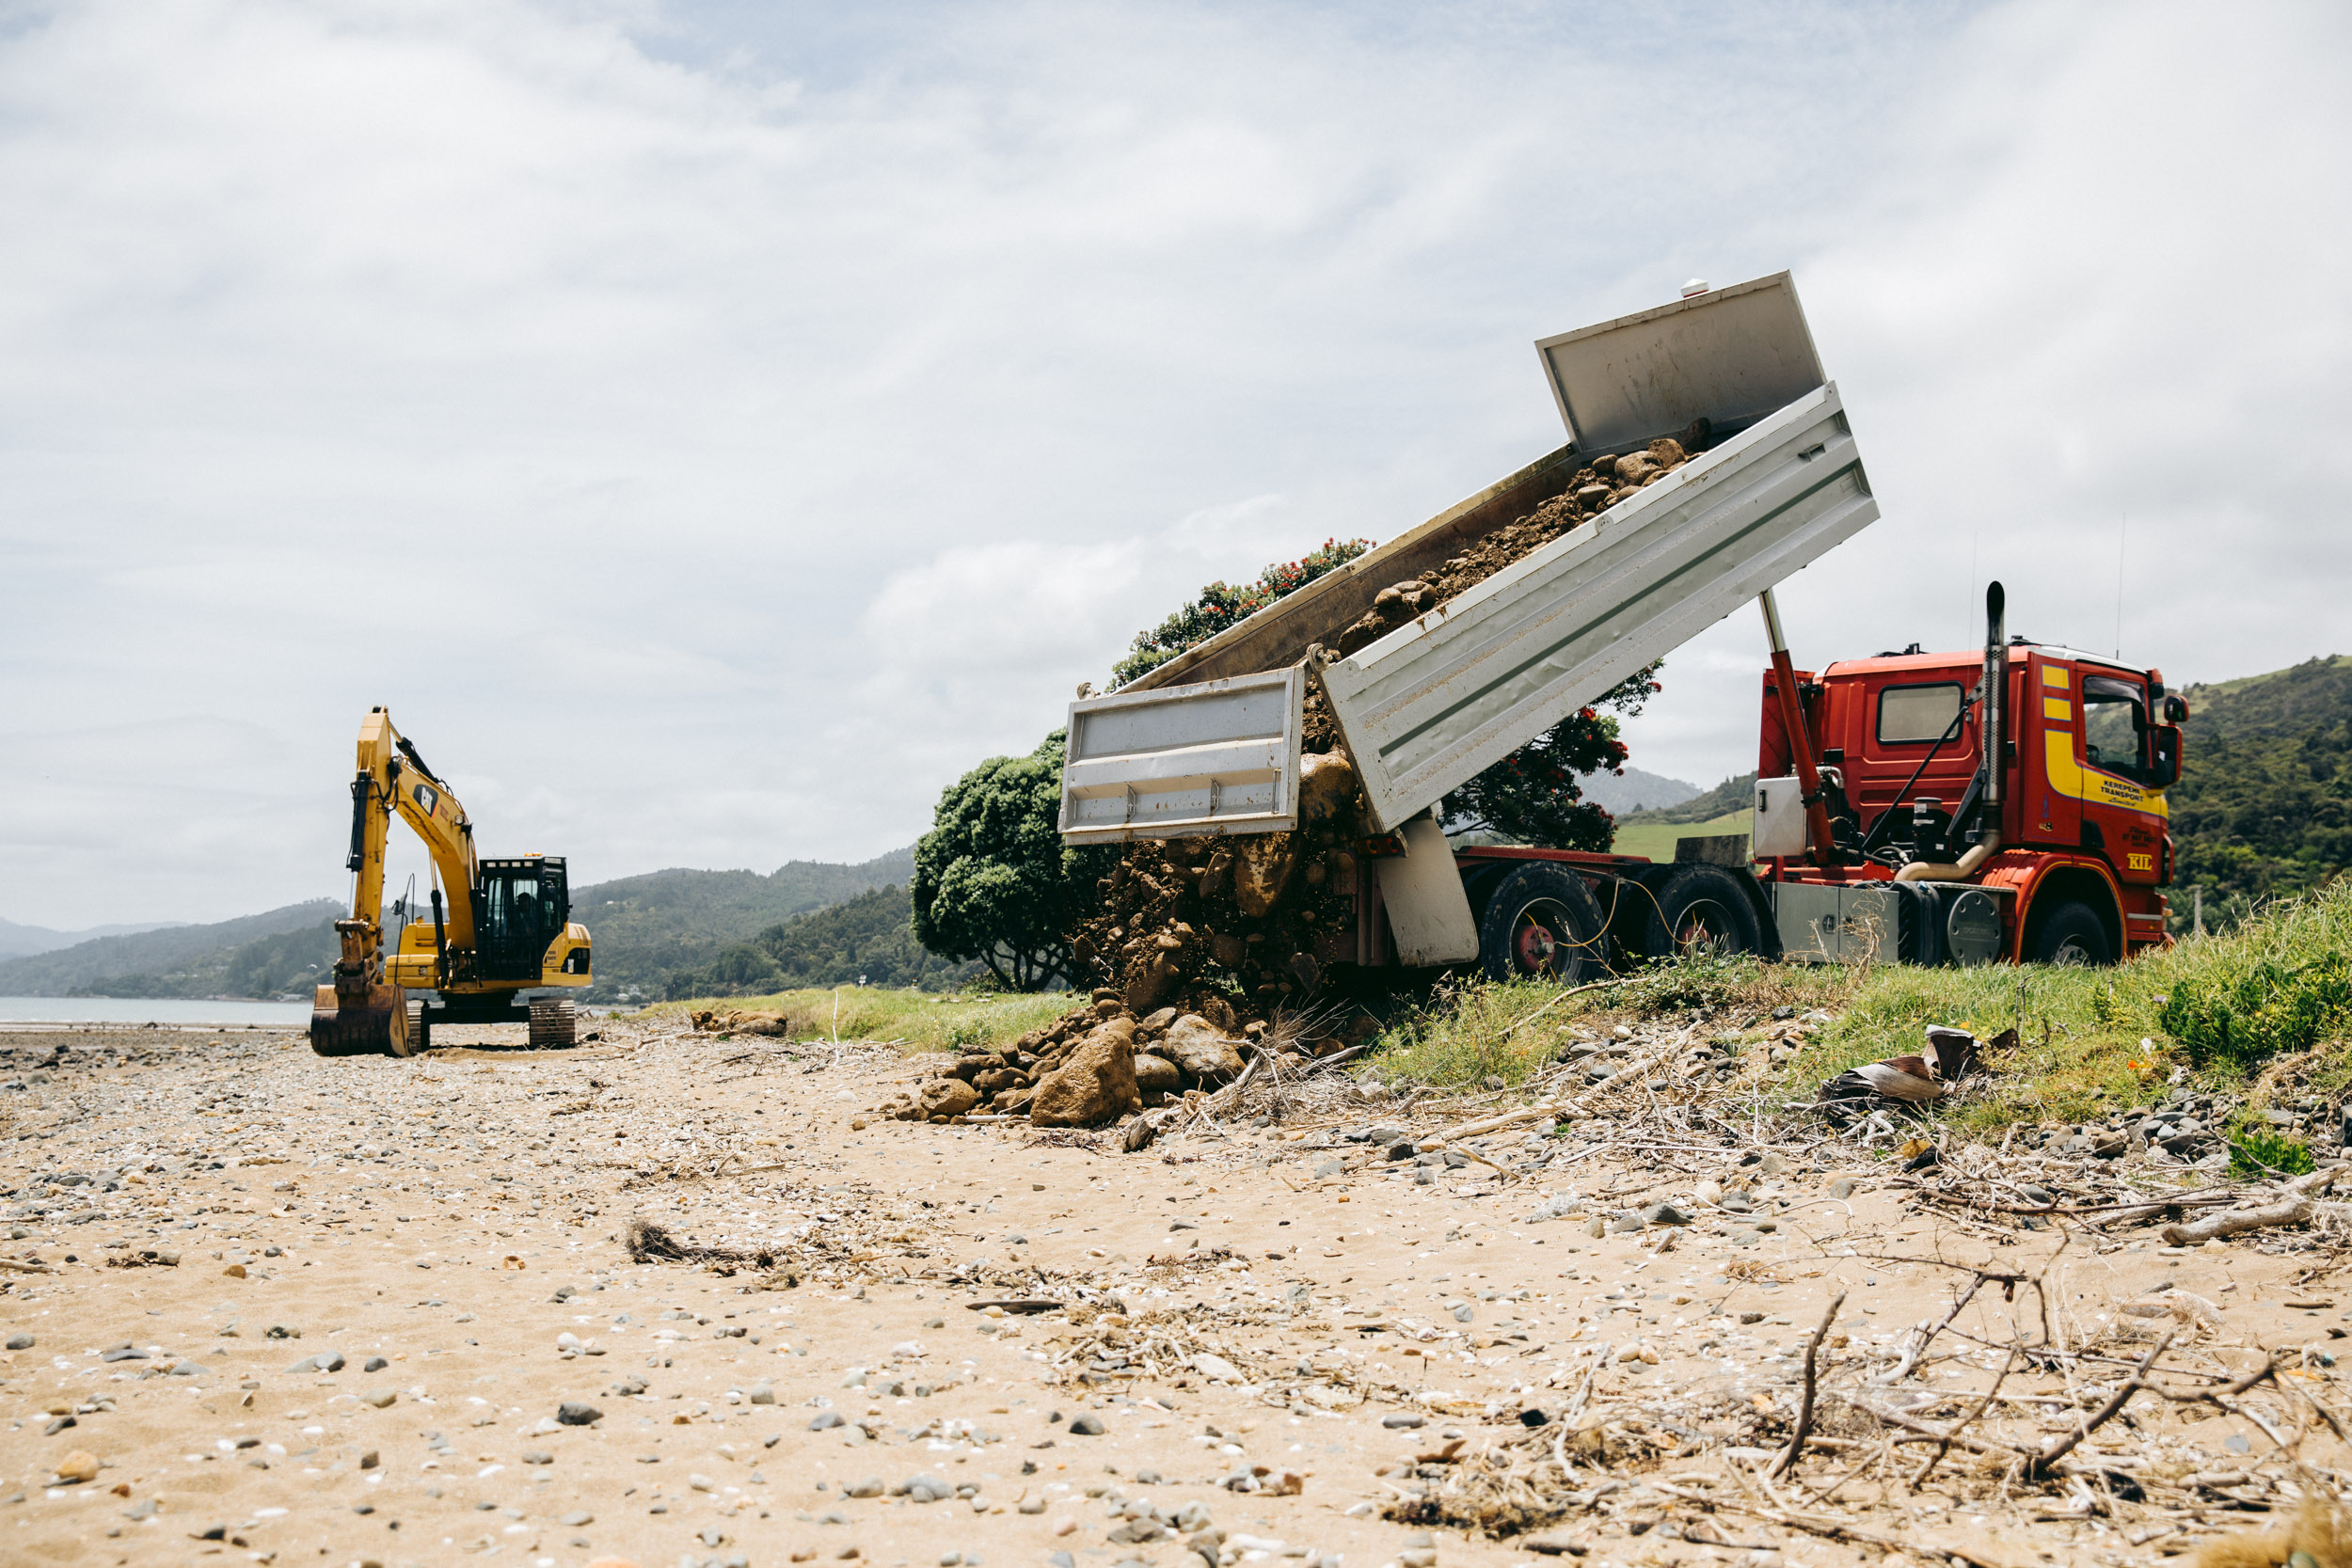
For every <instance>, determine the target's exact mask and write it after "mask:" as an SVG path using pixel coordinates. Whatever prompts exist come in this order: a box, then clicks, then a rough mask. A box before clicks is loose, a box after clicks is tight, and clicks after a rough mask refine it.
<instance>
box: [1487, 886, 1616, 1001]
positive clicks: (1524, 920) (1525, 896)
mask: <svg viewBox="0 0 2352 1568" xmlns="http://www.w3.org/2000/svg"><path fill="white" fill-rule="evenodd" d="M1608 927H1609V923H1608V921H1607V920H1605V919H1603V918H1602V916H1601V912H1600V905H1599V903H1598V902H1597V901H1596V900H1595V899H1594V897H1593V892H1592V889H1590V888H1588V887H1586V886H1585V885H1584V879H1583V878H1581V877H1580V876H1578V875H1577V874H1576V873H1575V872H1573V871H1570V870H1569V869H1567V868H1566V867H1565V866H1562V865H1555V864H1553V863H1550V862H1549V861H1530V862H1529V863H1527V864H1525V865H1522V866H1520V867H1519V868H1518V870H1517V871H1514V872H1512V873H1511V874H1510V875H1509V876H1508V877H1505V878H1504V879H1502V886H1500V887H1498V888H1496V889H1495V891H1494V896H1493V897H1491V898H1489V899H1487V900H1486V916H1485V918H1483V919H1482V920H1481V921H1480V922H1479V924H1478V957H1479V963H1480V967H1481V968H1482V969H1484V970H1485V972H1486V978H1488V979H1489V980H1531V979H1549V980H1557V981H1559V982H1561V983H1562V984H1564V985H1578V984H1581V983H1582V982H1583V981H1586V980H1594V979H1598V978H1599V977H1600V976H1601V975H1602V974H1606V973H1607V972H1608V962H1607V952H1606V946H1605V943H1606V939H1607V936H1608Z"/></svg>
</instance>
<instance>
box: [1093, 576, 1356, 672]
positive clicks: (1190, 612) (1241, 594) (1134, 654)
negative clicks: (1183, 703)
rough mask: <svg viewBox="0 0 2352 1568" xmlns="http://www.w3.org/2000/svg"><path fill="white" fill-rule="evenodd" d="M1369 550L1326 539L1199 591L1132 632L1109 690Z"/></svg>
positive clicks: (1151, 669) (1156, 666)
mask: <svg viewBox="0 0 2352 1568" xmlns="http://www.w3.org/2000/svg"><path fill="white" fill-rule="evenodd" d="M1370 548H1372V541H1371V540H1369V539H1326V540H1325V541H1324V542H1323V543H1322V544H1321V545H1319V546H1316V547H1315V548H1313V549H1311V550H1309V551H1308V552H1307V553H1306V554H1305V555H1302V556H1300V557H1299V558H1298V559H1297V560H1296V561H1278V562H1275V563H1274V564H1273V565H1271V566H1268V567H1267V568H1266V569H1265V570H1264V571H1263V572H1260V573H1259V574H1258V580H1257V581H1255V582H1245V583H1239V584H1235V583H1230V582H1225V581H1221V580H1220V581H1217V582H1213V583H1211V584H1209V585H1208V586H1207V587H1206V588H1203V589H1202V590H1200V596H1199V597H1198V598H1196V599H1194V600H1193V601H1192V603H1190V604H1188V605H1186V606H1184V608H1183V609H1182V610H1178V611H1176V613H1175V614H1173V615H1170V616H1169V617H1168V619H1167V620H1165V621H1162V622H1161V623H1160V624H1159V625H1158V626H1153V627H1152V629H1151V630H1149V631H1139V632H1137V633H1136V640H1135V641H1134V643H1133V644H1132V645H1131V646H1130V648H1129V650H1128V654H1127V657H1124V658H1122V659H1120V661H1119V662H1118V663H1117V664H1116V665H1113V666H1112V667H1111V684H1112V686H1113V688H1114V689H1116V688H1118V687H1121V686H1125V685H1126V684H1127V683H1128V682H1129V681H1132V680H1135V679H1136V678H1137V677H1138V676H1140V675H1144V674H1147V673H1150V672H1152V671H1153V670H1156V669H1158V668H1159V667H1160V666H1161V665H1163V664H1166V663H1167V662H1168V660H1169V659H1171V658H1174V657H1176V656H1177V655H1178V654H1181V653H1183V652H1184V651H1185V650H1186V649H1188V648H1196V647H1199V646H1200V644H1201V643H1203V642H1206V641H1208V640H1209V639H1210V638H1212V637H1215V636H1216V634H1217V633H1219V632H1221V631H1223V630H1224V629H1225V628H1226V627H1228V626H1239V625H1240V624H1241V623H1242V622H1244V621H1246V620H1248V618H1249V617H1250V616H1252V615H1255V614H1256V613H1257V612H1258V611H1259V610H1263V609H1264V608H1265V607H1266V606H1268V605H1270V604H1272V603H1273V602H1274V601H1275V600H1277V599H1279V598H1280V597H1282V595H1284V594H1295V593H1296V592H1298V590H1300V589H1301V588H1304V587H1306V586H1307V585H1308V584H1309V583H1311V582H1312V581H1314V580H1315V578H1319V577H1321V576H1323V574H1324V573H1326V572H1327V571H1329V570H1331V569H1332V568H1333V567H1335V566H1344V565H1346V564H1347V563H1348V562H1351V561H1353V560H1355V559H1356V558H1357V557H1358V556H1359V555H1361V554H1363V553H1364V552H1365V551H1366V550H1368V549H1370Z"/></svg>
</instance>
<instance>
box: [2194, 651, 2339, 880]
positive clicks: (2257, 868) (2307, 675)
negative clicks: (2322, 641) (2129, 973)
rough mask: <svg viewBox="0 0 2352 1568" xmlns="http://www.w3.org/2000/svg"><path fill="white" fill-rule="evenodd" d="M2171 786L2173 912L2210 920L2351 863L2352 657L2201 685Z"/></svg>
mask: <svg viewBox="0 0 2352 1568" xmlns="http://www.w3.org/2000/svg"><path fill="white" fill-rule="evenodd" d="M2182 695H2184V696H2185V697H2186V698H2187V699H2188V706H2189V720H2188V722H2187V723H2186V724H2185V725H2184V726H2183V730H2184V732H2185V733H2184V743H2183V746H2182V751H2183V753H2184V754H2183V758H2182V768H2181V782H2180V783H2179V784H2175V785H2173V786H2172V789H2171V790H2170V792H2169V800H2170V803H2171V811H2172V840H2173V845H2174V853H2175V869H2174V872H2173V879H2172V880H2173V892H2172V910H2173V914H2174V917H2175V919H2174V924H2175V925H2176V926H2178V925H2181V924H2182V923H2184V922H2185V920H2186V919H2187V916H2188V911H2189V909H2190V906H2191V902H2192V895H2191V892H2190V890H2191V889H2192V888H2195V887H2200V886H2201V887H2202V888H2203V889H2204V900H2205V919H2206V923H2207V924H2208V925H2216V924H2229V923H2231V922H2233V921H2234V920H2236V919H2238V918H2240V917H2242V916H2243V914H2244V913H2245V911H2246V910H2247V909H2248V908H2249V906H2250V905H2251V904H2252V903H2253V902H2254V901H2255V900H2257V899H2260V898H2263V897H2266V896H2269V895H2274V894H2282V893H2299V892H2301V891H2303V890H2304V889H2306V888H2310V887H2314V886H2316V885H2318V884H2319V883H2320V882H2322V881H2325V880H2327V879H2329V878H2332V877H2334V876H2336V875H2338V874H2340V873H2341V872H2342V871H2343V870H2344V867H2345V865H2347V864H2352V658H2346V657H2342V656H2337V657H2328V658H2314V659H2312V660H2310V661H2309V662H2307V663H2303V664H2298V665H2296V666H2295V667H2294V668H2292V669H2288V670H2279V671H2274V672H2272V673H2269V674H2266V675H2250V676H2248V677H2247V678H2246V679H2243V680H2234V681H2221V682H2217V683H2216V684H2214V685H2211V686H2192V687H2188V688H2186V689H2185V690H2184V691H2183V693H2182Z"/></svg>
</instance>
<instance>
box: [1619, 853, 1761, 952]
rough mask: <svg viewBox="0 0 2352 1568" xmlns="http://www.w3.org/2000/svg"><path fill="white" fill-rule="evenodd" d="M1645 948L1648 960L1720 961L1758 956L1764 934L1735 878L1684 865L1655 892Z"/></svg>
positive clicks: (1718, 869) (1712, 869) (1708, 867)
mask: <svg viewBox="0 0 2352 1568" xmlns="http://www.w3.org/2000/svg"><path fill="white" fill-rule="evenodd" d="M1645 946H1646V951H1647V952H1648V954H1649V956H1650V957H1651V958H1691V957H1701V956H1703V957H1708V958H1722V957H1723V956H1724V955H1725V954H1729V953H1756V952H1761V951H1762V950H1763V947H1764V933H1763V932H1762V931H1761V930H1760V929H1758V927H1757V926H1756V906H1755V905H1753V904H1751V903H1749V902H1748V895H1747V891H1746V890H1745V889H1744V888H1742V887H1740V879H1739V878H1737V877H1735V876H1733V875H1732V874H1731V873H1730V872H1728V871H1725V870H1724V868H1723V867H1722V866H1720V865H1685V866H1683V867H1681V868H1680V869H1678V870H1677V871H1676V872H1675V874H1674V875H1673V876H1671V877H1669V878H1667V879H1666V885H1665V886H1664V887H1662V888H1661V889H1660V890H1659V894H1658V904H1657V907H1656V908H1655V909H1653V910H1652V911H1650V917H1649V936H1648V940H1647V942H1646V944H1645Z"/></svg>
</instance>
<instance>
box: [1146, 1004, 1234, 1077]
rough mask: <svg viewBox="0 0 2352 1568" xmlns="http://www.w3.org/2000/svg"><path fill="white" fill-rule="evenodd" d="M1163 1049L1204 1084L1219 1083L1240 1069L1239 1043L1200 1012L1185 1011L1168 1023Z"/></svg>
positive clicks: (1178, 1064) (1177, 1063)
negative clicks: (1174, 1020) (1182, 1015)
mask: <svg viewBox="0 0 2352 1568" xmlns="http://www.w3.org/2000/svg"><path fill="white" fill-rule="evenodd" d="M1163 1049H1164V1050H1165V1052H1166V1053H1167V1054H1168V1055H1169V1056H1171V1057H1173V1058H1175V1062H1176V1065H1177V1066H1178V1067H1180V1068H1183V1069H1184V1070H1185V1071H1186V1072H1187V1073H1190V1074H1191V1075H1192V1077H1193V1078H1194V1079H1195V1080H1197V1081H1198V1082H1200V1083H1203V1084H1222V1083H1224V1082H1225V1081H1226V1080H1228V1079H1230V1078H1232V1077H1233V1076H1234V1075H1235V1074H1236V1073H1238V1072H1240V1071H1241V1043H1240V1042H1239V1041H1238V1040H1234V1039H1232V1038H1231V1037H1228V1036H1227V1035H1226V1034H1225V1032H1224V1031H1223V1030H1221V1029H1219V1028H1217V1026H1216V1024H1214V1023H1211V1022H1209V1021H1208V1020H1207V1019H1205V1018H1202V1017H1201V1016H1200V1014H1199V1013H1186V1014H1185V1015H1184V1017H1182V1018H1180V1019H1178V1020H1177V1021H1176V1022H1173V1023H1171V1024H1169V1025H1168V1039H1167V1041H1166V1043H1165V1044H1164V1046H1163Z"/></svg>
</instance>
